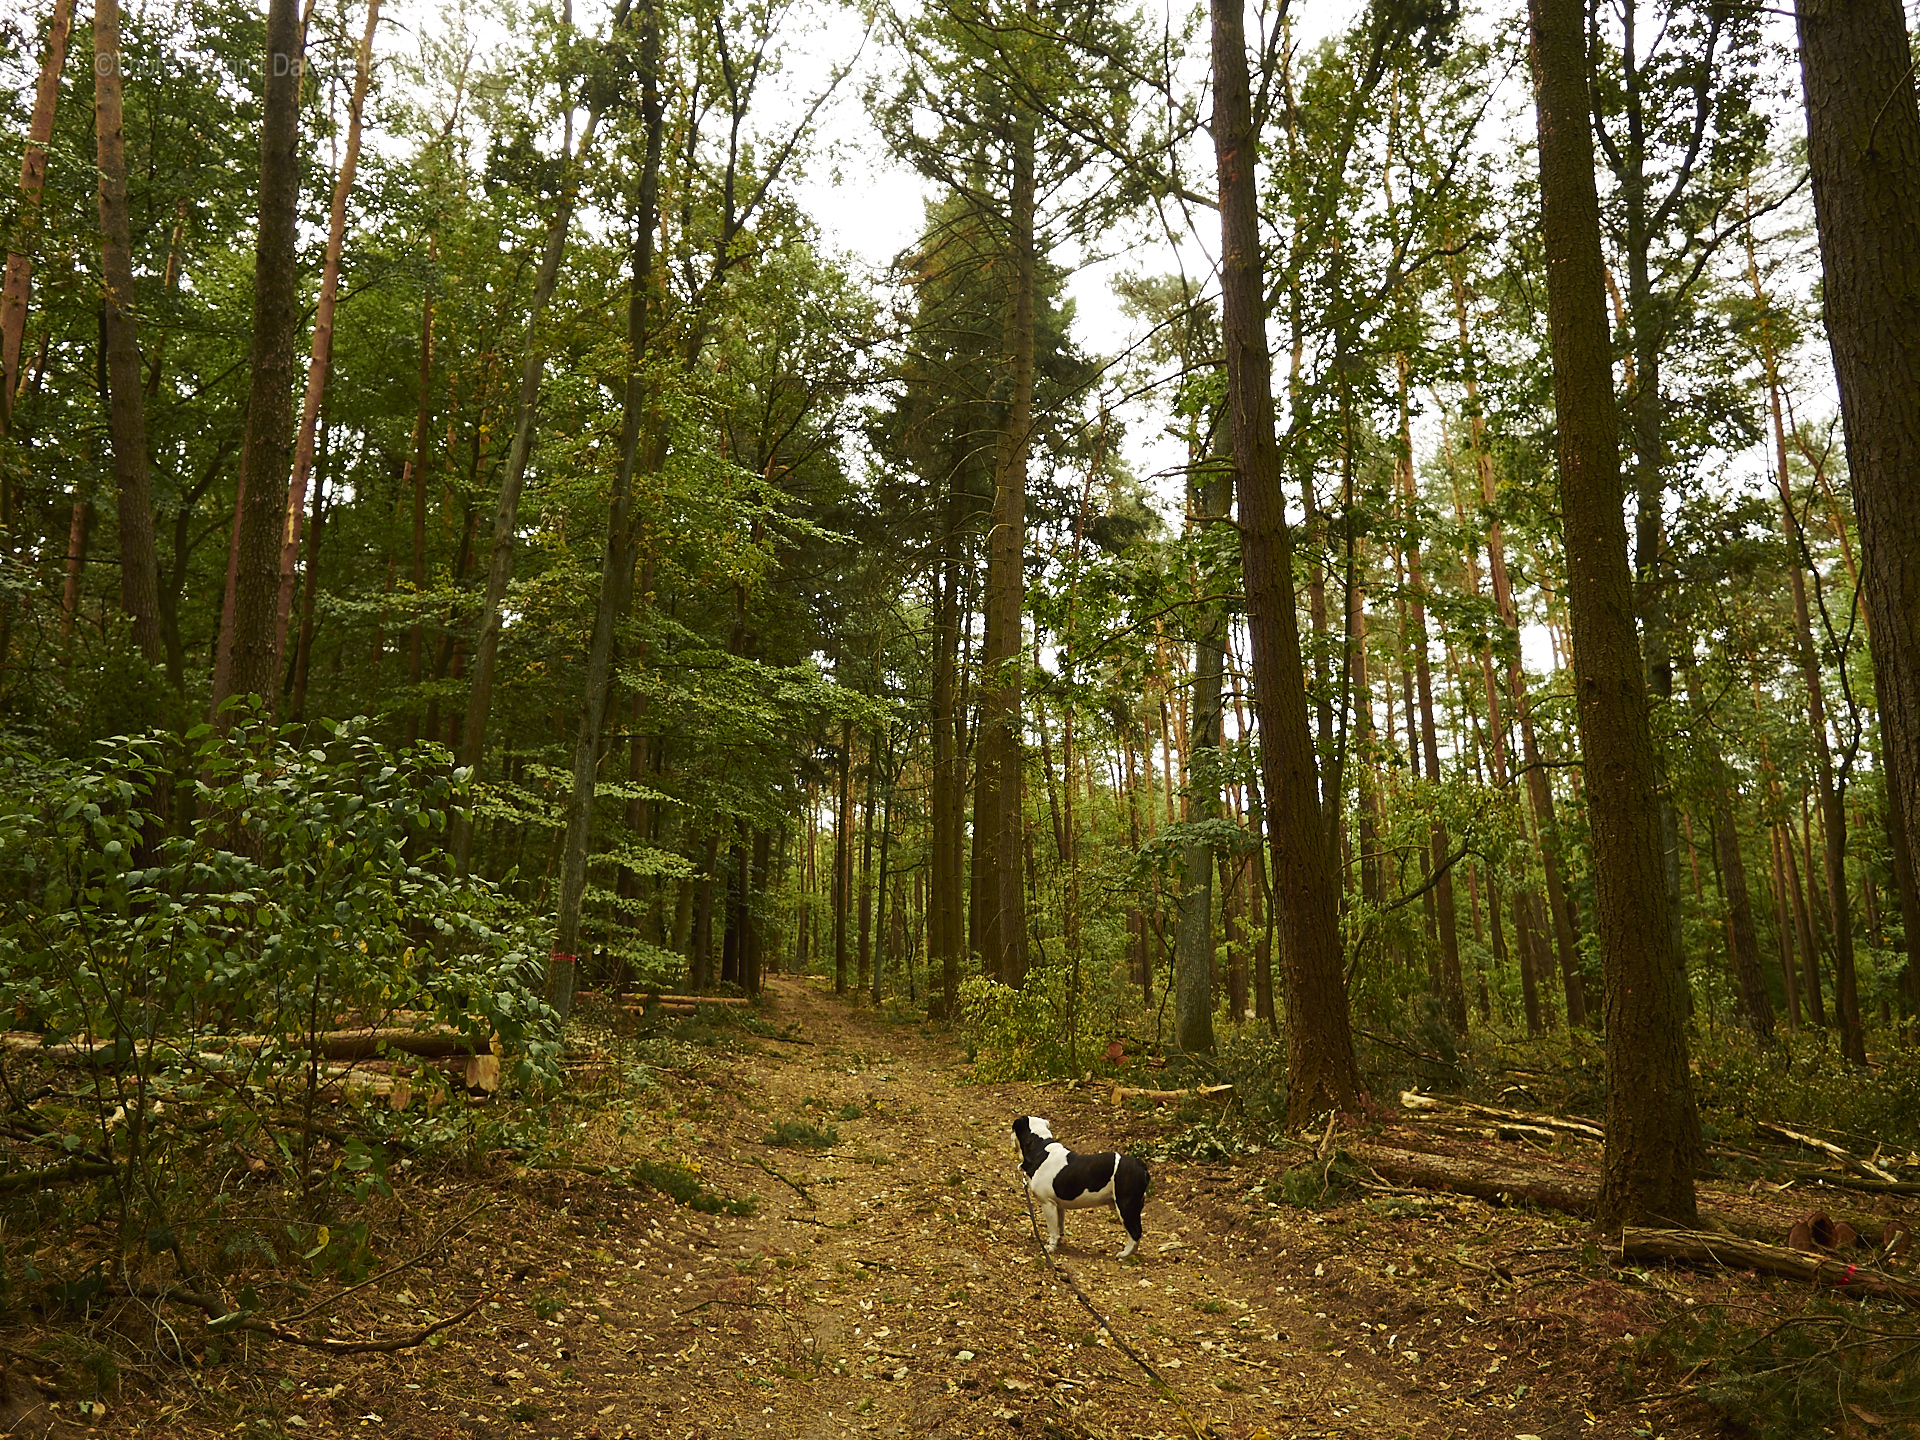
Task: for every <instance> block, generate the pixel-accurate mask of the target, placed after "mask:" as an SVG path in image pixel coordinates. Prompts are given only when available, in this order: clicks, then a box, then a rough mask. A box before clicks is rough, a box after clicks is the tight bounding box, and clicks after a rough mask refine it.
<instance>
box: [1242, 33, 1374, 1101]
mask: <svg viewBox="0 0 1920 1440" xmlns="http://www.w3.org/2000/svg"><path fill="white" fill-rule="evenodd" d="M1211 12H1212V62H1213V80H1214V114H1213V142H1214V154H1215V158H1216V161H1217V165H1218V171H1219V179H1220V224H1221V335H1222V339H1223V341H1224V349H1225V353H1226V361H1227V395H1228V411H1229V414H1230V416H1231V435H1232V446H1233V457H1234V471H1235V481H1236V491H1237V495H1238V500H1239V523H1240V544H1241V564H1242V568H1243V572H1244V575H1245V581H1246V596H1247V626H1248V630H1249V632H1250V635H1251V639H1252V646H1253V693H1254V706H1255V710H1256V712H1257V715H1258V719H1259V724H1260V739H1261V747H1260V748H1261V779H1262V786H1263V790H1264V794H1265V798H1266V804H1267V826H1268V839H1269V842H1270V844H1271V845H1272V847H1273V886H1274V904H1275V906H1276V907H1277V909H1278V912H1279V915H1280V918H1281V922H1282V924H1283V925H1284V927H1285V931H1284V940H1283V942H1282V944H1281V947H1280V950H1281V955H1282V957H1283V959H1284V962H1285V975H1286V1001H1287V1004H1286V1009H1287V1117H1288V1119H1289V1121H1291V1122H1293V1123H1295V1124H1300V1123H1304V1122H1306V1121H1307V1120H1309V1119H1310V1118H1311V1117H1313V1116H1314V1115H1316V1114H1319V1113H1323V1112H1325V1111H1327V1110H1330V1109H1334V1110H1355V1109H1357V1108H1358V1107H1359V1104H1360V1102H1361V1099H1362V1097H1363V1096H1364V1094H1365V1089H1364V1087H1363V1086H1362V1084H1361V1080H1360V1072H1359V1067H1358V1065H1357V1064H1356V1062H1355V1059H1354V1053H1353V1033H1352V1030H1351V1022H1350V1020H1349V1017H1348V1013H1347V987H1346V974H1345V970H1344V967H1343V964H1342V956H1341V949H1340V932H1339V876H1338V873H1337V872H1336V870H1335V868H1334V865H1333V859H1332V854H1331V850H1330V846H1329V843H1328V836H1327V827H1326V821H1327V816H1326V815H1325V814H1324V813H1323V812H1322V810H1321V805H1320V800H1319V793H1320V792H1319V775H1318V767H1317V765H1316V764H1315V756H1314V747H1313V736H1312V734H1311V732H1310V731H1309V729H1308V721H1307V691H1306V682H1305V671H1304V669H1303V663H1302V656H1301V650H1300V633H1299V628H1298V621H1297V619H1296V617H1295V608H1294V590H1293V536H1292V533H1291V531H1290V529H1289V527H1288V524H1287V517H1286V506H1285V501H1284V499H1283V497H1282V494H1281V489H1280V459H1279V453H1278V449H1277V447H1276V444H1275V440H1274V413H1273V383H1272V361H1271V357H1270V356H1269V355H1268V353H1267V339H1266V290H1265V284H1264V281H1263V279H1262V272H1263V265H1262V257H1261V253H1260V230H1259V220H1258V214H1257V208H1256V203H1255V178H1254V163H1255V152H1256V143H1257V137H1256V136H1255V134H1254V129H1253V114H1252V105H1251V101H1250V98H1249V95H1248V85H1247V47H1246V30H1245V20H1244V16H1243V15H1242V11H1241V4H1240V0H1211Z"/></svg>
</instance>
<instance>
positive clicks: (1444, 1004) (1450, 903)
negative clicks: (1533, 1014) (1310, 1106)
mask: <svg viewBox="0 0 1920 1440" xmlns="http://www.w3.org/2000/svg"><path fill="white" fill-rule="evenodd" d="M1399 373H1400V397H1401V403H1400V415H1401V436H1400V446H1401V453H1400V456H1399V463H1398V465H1397V466H1396V468H1397V469H1398V471H1399V478H1400V495H1401V500H1402V501H1403V503H1404V504H1405V505H1406V522H1407V524H1406V535H1407V540H1406V558H1407V623H1408V635H1407V646H1408V648H1409V649H1411V650H1412V651H1413V676H1414V685H1415V687H1416V689H1417V691H1418V693H1419V696H1420V735H1419V739H1418V742H1417V743H1418V745H1419V747H1420V753H1421V755H1422V756H1423V758H1424V759H1425V761H1426V777H1427V780H1428V782H1429V783H1430V784H1432V785H1434V786H1435V787H1436V788H1437V787H1438V785H1439V783H1440V738H1439V732H1438V730H1437V729H1436V728H1435V726H1434V723H1433V671H1432V667H1431V665H1430V664H1429V662H1428V658H1427V582H1426V573H1425V571H1424V569H1423V568H1422V565H1421V557H1420V538H1419V537H1420V527H1419V514H1418V507H1419V498H1420V497H1419V490H1418V488H1417V486H1416V484H1415V481H1414V474H1413V437H1412V434H1411V432H1410V428H1409V417H1408V412H1407V404H1406V395H1407V357H1406V356H1405V354H1402V355H1401V356H1400V357H1399ZM1415 743H1416V742H1415V741H1414V740H1413V739H1412V738H1411V737H1410V738H1409V740H1408V745H1407V748H1408V749H1409V750H1411V749H1413V747H1414V745H1415ZM1428 844H1429V848H1430V850H1431V859H1430V862H1429V863H1430V864H1431V865H1432V867H1433V870H1434V871H1435V872H1437V873H1438V874H1439V876H1440V878H1439V879H1438V880H1437V881H1436V882H1435V883H1434V887H1433V894H1434V900H1435V916H1434V920H1435V925H1436V928H1437V929H1438V931H1439V941H1440V1003H1441V1008H1442V1009H1443V1010H1445V1012H1446V1016H1447V1024H1448V1025H1449V1026H1450V1027H1451V1028H1452V1030H1453V1033H1454V1034H1455V1035H1465V1034H1466V1033H1467V990H1466V983H1465V979H1464V977H1463V976H1462V975H1461V971H1460V924H1459V918H1458V916H1457V915H1456V914H1455V905H1454V897H1453V871H1452V870H1451V869H1450V868H1449V867H1448V864H1447V862H1448V860H1449V858H1450V857H1451V850H1452V845H1451V842H1450V841H1449V840H1448V838H1447V827H1446V826H1445V825H1444V824H1442V823H1441V822H1440V821H1438V820H1435V821H1434V822H1433V825H1432V827H1431V828H1430V830H1429V832H1428ZM1569 1013H1571V1010H1569Z"/></svg>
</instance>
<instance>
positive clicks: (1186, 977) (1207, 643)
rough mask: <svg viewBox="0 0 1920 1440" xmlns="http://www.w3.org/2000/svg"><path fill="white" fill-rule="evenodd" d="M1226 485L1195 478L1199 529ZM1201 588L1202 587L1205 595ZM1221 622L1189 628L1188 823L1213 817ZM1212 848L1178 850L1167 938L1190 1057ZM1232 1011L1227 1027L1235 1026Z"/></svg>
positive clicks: (1205, 1031) (1203, 1012) (1206, 1018)
mask: <svg viewBox="0 0 1920 1440" xmlns="http://www.w3.org/2000/svg"><path fill="white" fill-rule="evenodd" d="M1232 489H1233V482H1232V480H1231V478H1230V477H1229V476H1228V475H1227V474H1226V473H1224V472H1222V471H1220V470H1218V469H1211V470H1207V471H1204V472H1202V473H1201V475H1200V476H1199V483H1197V484H1195V485H1194V486H1193V491H1194V499H1195V500H1197V501H1198V502H1199V504H1198V506H1197V507H1196V509H1197V510H1198V515H1197V517H1196V518H1197V520H1198V522H1199V524H1200V525H1201V526H1203V527H1204V526H1210V525H1218V524H1219V523H1220V522H1221V521H1223V520H1225V519H1226V518H1227V511H1228V506H1229V505H1230V504H1231V502H1232ZM1205 583H1206V582H1205V580H1204V579H1202V581H1201V585H1202V586H1203V587H1204V585H1205ZM1226 641H1227V617H1226V614H1225V613H1224V612H1223V611H1222V610H1221V608H1220V606H1219V605H1217V604H1206V603H1203V604H1202V605H1201V607H1200V610H1199V612H1198V614H1197V615H1196V617H1195V621H1194V642H1193V652H1194V653H1193V702H1192V703H1193V722H1192V726H1191V729H1190V747H1191V748H1190V752H1189V753H1190V759H1189V762H1188V777H1187V819H1188V820H1189V821H1192V822H1204V821H1209V820H1217V819H1219V817H1220V693H1221V688H1222V678H1223V676H1224V675H1225V673H1226ZM1214 858H1215V857H1214V847H1213V846H1212V845H1211V844H1209V843H1206V842H1204V841H1197V840H1196V841H1190V842H1188V843H1187V844H1186V845H1185V846H1183V847H1182V855H1181V866H1182V870H1183V871H1184V875H1183V883H1182V885H1181V889H1180V927H1179V929H1178V930H1177V931H1176V932H1175V936H1174V956H1173V1035H1174V1043H1175V1044H1176V1045H1178V1046H1179V1047H1180V1048H1181V1049H1182V1050H1185V1051H1187V1052H1188V1053H1189V1054H1209V1055H1210V1054H1212V1053H1213V1043H1214V1041H1213V869H1214ZM1239 1018H1240V1017H1239V1011H1238V1010H1235V1012H1234V1022H1235V1023H1236V1024H1238V1023H1239Z"/></svg>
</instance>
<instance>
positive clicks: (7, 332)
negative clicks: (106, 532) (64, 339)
mask: <svg viewBox="0 0 1920 1440" xmlns="http://www.w3.org/2000/svg"><path fill="white" fill-rule="evenodd" d="M72 34H73V0H54V4H53V17H52V18H51V19H50V20H48V22H47V43H46V48H45V49H44V50H42V51H41V52H40V82H39V84H38V85H37V86H36V87H35V89H34V92H33V118H32V120H30V121H29V122H28V124H27V147H26V150H25V152H24V153H23V154H22V155H21V157H20V212H19V221H18V226H17V228H16V230H15V232H14V233H15V235H16V237H17V239H18V242H19V245H20V248H19V249H18V250H14V249H9V250H8V251H7V276H6V284H5V288H4V290H0V435H3V434H6V433H7V432H8V431H9V430H11V429H12V426H13V397H14V392H15V391H16V390H17V389H18V388H19V386H20V346H21V343H22V342H23V341H24V340H25V339H26V334H27V300H28V297H29V294H30V292H31V290H32V286H33V252H32V250H31V249H30V248H29V247H31V246H32V244H33V243H34V241H35V240H36V239H37V238H38V233H37V232H38V231H39V228H40V197H41V196H42V195H43V194H44V193H45V191H46V188H47V142H48V141H49V140H51V139H52V138H53V118H54V112H55V110H56V108H57V107H58V105H59V102H60V72H61V70H62V68H64V67H65V65H66V63H67V41H68V40H69V39H70V38H71V37H72ZM116 83H117V81H116ZM123 166H124V162H123ZM4 483H9V484H10V483H11V481H10V480H8V481H6V482H4ZM7 498H8V500H9V502H10V501H11V496H8V497H7ZM11 518H12V509H11V505H10V503H9V505H8V506H7V507H6V510H5V513H4V514H0V520H10V519H11Z"/></svg>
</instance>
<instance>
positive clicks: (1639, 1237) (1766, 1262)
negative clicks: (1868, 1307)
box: [1620, 1225, 1920, 1310]
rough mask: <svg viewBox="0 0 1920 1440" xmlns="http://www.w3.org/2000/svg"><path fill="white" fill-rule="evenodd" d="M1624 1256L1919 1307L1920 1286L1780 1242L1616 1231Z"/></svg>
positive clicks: (1702, 1234) (1693, 1232) (1701, 1234)
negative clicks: (1777, 1278)
mask: <svg viewBox="0 0 1920 1440" xmlns="http://www.w3.org/2000/svg"><path fill="white" fill-rule="evenodd" d="M1620 1258H1621V1259H1622V1260H1673V1261H1678V1262H1680V1263H1681V1264H1686V1265H1710V1266H1713V1267H1715V1268H1717V1269H1723V1270H1757V1271H1759V1272H1760V1273H1761V1274H1763V1275H1782V1276H1785V1277H1786V1278H1787V1279H1790V1280H1799V1281H1802V1282H1804V1283H1806V1284H1808V1285H1825V1286H1828V1287H1831V1288H1832V1289H1835V1290H1840V1291H1842V1292H1844V1293H1846V1294H1849V1295H1861V1296H1871V1297H1873V1298H1875V1299H1879V1300H1893V1301H1897V1302H1898V1303H1900V1304H1902V1305H1906V1306H1909V1307H1911V1308H1913V1309H1917V1310H1920V1284H1916V1283H1914V1282H1913V1281H1911V1280H1906V1279H1901V1278H1898V1277H1896V1276H1892V1275H1888V1274H1886V1273H1884V1272H1883V1271H1879V1270H1869V1269H1867V1268H1865V1267H1863V1266H1860V1265H1852V1264H1849V1263H1848V1262H1847V1261H1845V1260H1837V1259H1834V1258H1833V1257H1832V1256H1829V1255H1814V1254H1807V1253H1804V1252H1802V1251H1799V1250H1790V1249H1788V1248H1787V1247H1786V1246H1784V1245H1764V1244H1762V1243H1761V1242H1760V1241H1758V1240H1738V1239H1734V1238H1733V1237H1731V1236H1727V1235H1713V1234H1708V1233H1705V1232H1703V1231H1699V1230H1637V1229H1635V1228H1634V1227H1633V1226H1631V1225H1629V1226H1627V1227H1626V1229H1624V1230H1622V1231H1621V1232H1620Z"/></svg>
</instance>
